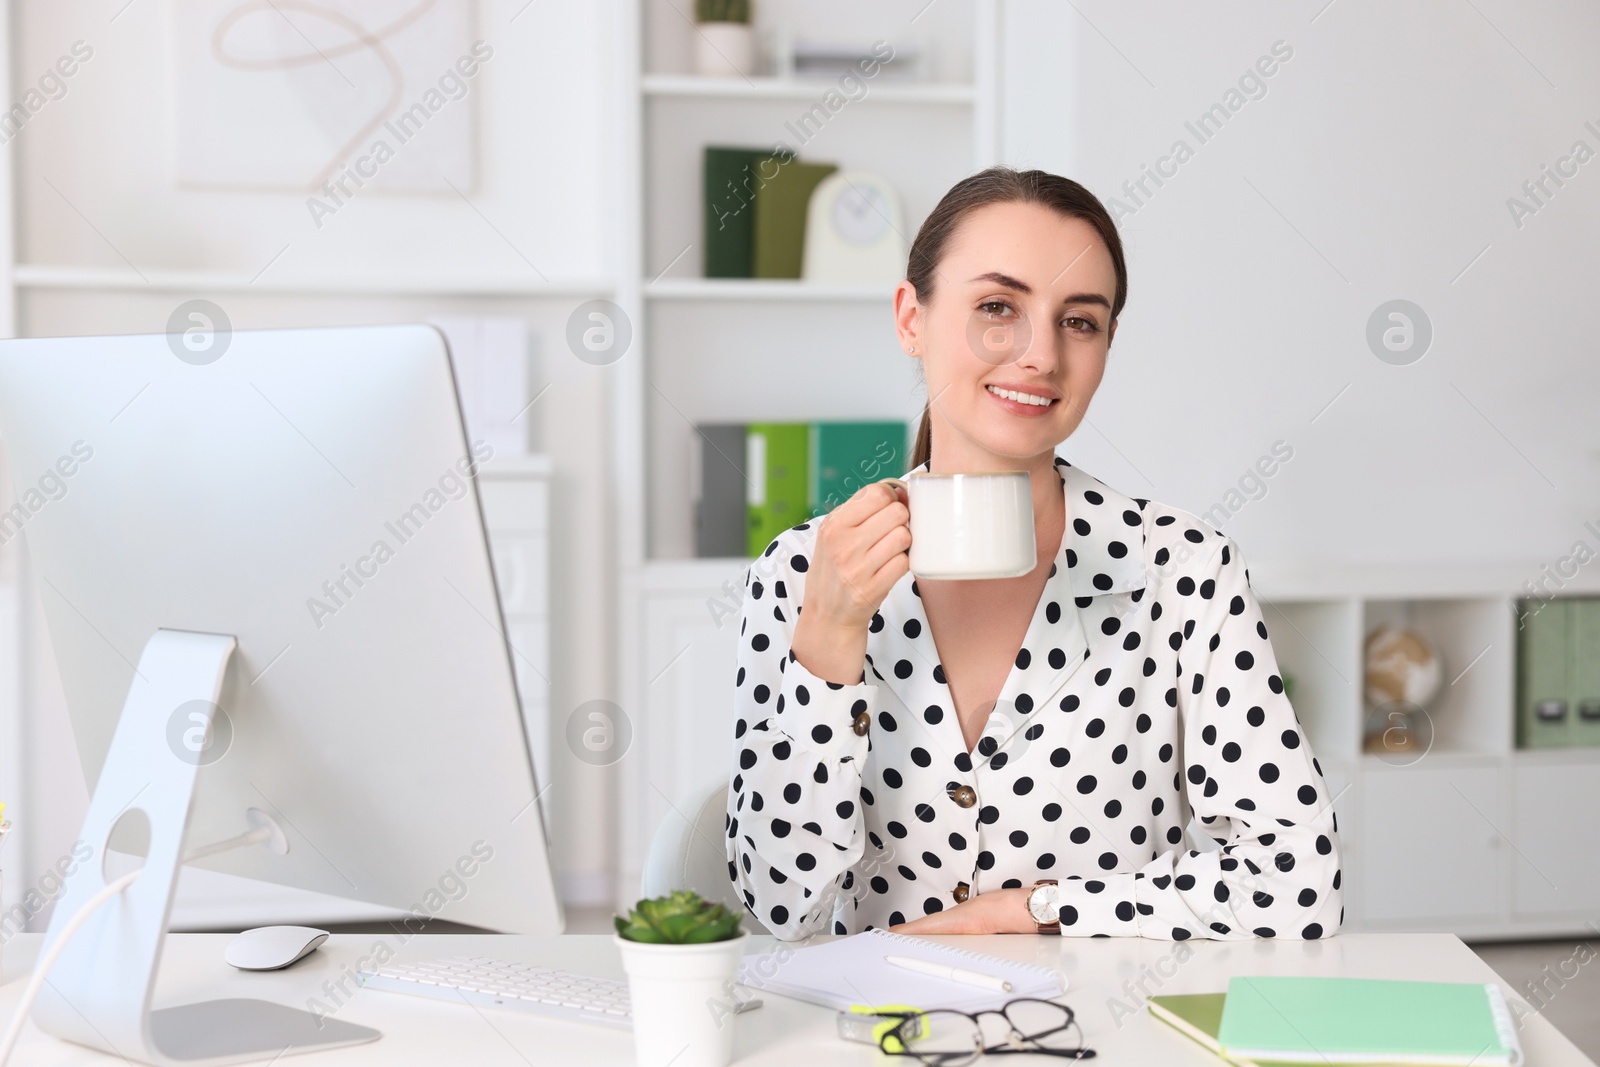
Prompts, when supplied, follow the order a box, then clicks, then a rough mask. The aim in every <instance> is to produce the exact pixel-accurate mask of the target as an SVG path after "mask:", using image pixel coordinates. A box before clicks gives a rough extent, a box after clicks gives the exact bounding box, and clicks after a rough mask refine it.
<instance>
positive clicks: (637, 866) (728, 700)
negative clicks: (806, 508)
mask: <svg viewBox="0 0 1600 1067" xmlns="http://www.w3.org/2000/svg"><path fill="white" fill-rule="evenodd" d="M748 566H749V564H748V563H746V562H745V561H743V560H723V559H713V560H696V561H693V562H688V561H686V562H684V563H681V564H673V565H670V566H667V565H658V567H656V568H653V570H654V572H655V573H654V576H653V579H652V581H651V582H650V585H649V587H647V588H646V589H645V591H644V593H643V597H642V604H641V619H642V622H643V634H644V639H643V643H642V650H641V663H640V664H639V669H640V674H641V679H640V688H641V689H642V693H643V696H642V703H641V704H640V706H639V708H638V714H637V715H635V716H634V720H633V725H634V737H633V744H634V746H635V748H636V754H637V756H638V757H640V758H637V759H634V758H630V759H628V760H624V761H623V767H624V768H625V770H630V771H631V772H630V773H626V774H625V776H624V781H623V783H622V785H623V803H624V814H623V826H622V856H621V863H620V868H621V870H620V873H619V876H618V877H619V884H618V886H617V892H618V894H619V895H620V896H621V897H622V898H625V899H626V900H628V901H631V900H633V899H634V897H635V896H636V895H637V894H636V893H635V890H637V889H638V887H639V878H640V875H641V874H642V873H643V871H644V861H645V856H646V854H647V853H648V851H649V847H650V840H651V838H652V837H653V836H654V834H655V832H656V830H657V829H659V828H660V826H661V824H662V822H663V820H666V819H685V820H687V819H690V818H693V816H694V813H695V812H696V811H697V810H698V806H699V804H700V802H701V801H702V800H704V799H705V795H706V793H707V792H709V791H710V790H712V789H716V788H726V787H727V783H728V780H729V778H730V777H731V776H732V773H733V771H732V767H733V693H734V680H735V677H736V675H737V672H738V665H737V662H736V660H737V657H738V636H739V607H740V598H742V597H743V595H744V574H745V571H746V569H747V568H748Z"/></svg>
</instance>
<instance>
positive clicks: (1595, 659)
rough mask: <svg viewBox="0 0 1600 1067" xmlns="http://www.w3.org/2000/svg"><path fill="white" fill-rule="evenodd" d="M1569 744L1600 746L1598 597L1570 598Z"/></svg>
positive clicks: (1599, 616) (1599, 623) (1599, 630)
mask: <svg viewBox="0 0 1600 1067" xmlns="http://www.w3.org/2000/svg"><path fill="white" fill-rule="evenodd" d="M1571 622H1572V629H1573V641H1572V650H1573V654H1572V689H1571V691H1570V696H1571V699H1572V735H1571V736H1572V744H1575V745H1600V597H1580V598H1578V599H1575V600H1573V601H1572V617H1571Z"/></svg>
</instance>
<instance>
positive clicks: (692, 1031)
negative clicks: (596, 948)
mask: <svg viewBox="0 0 1600 1067" xmlns="http://www.w3.org/2000/svg"><path fill="white" fill-rule="evenodd" d="M611 939H612V940H613V941H615V942H616V944H617V948H618V950H619V951H620V952H621V953H622V969H623V970H624V971H626V972H627V974H628V1000H629V1002H630V1004H631V1005H632V1008H633V1041H634V1049H635V1054H636V1057H637V1059H638V1064H639V1067H667V1065H668V1064H671V1065H672V1067H727V1064H728V1063H729V1062H731V1061H732V1059H733V1026H734V1019H736V1018H737V1016H736V1015H735V1014H734V1012H733V1008H734V1001H733V998H732V997H731V996H730V995H729V991H730V989H731V985H730V983H731V982H732V980H733V977H734V975H736V974H737V973H738V972H739V960H740V957H742V956H743V955H744V947H745V944H746V942H748V941H749V940H750V931H748V930H742V931H740V933H739V936H738V937H733V938H729V939H728V940H726V941H711V942H708V943H707V944H703V945H650V944H644V943H643V942H639V941H629V940H628V939H627V938H625V937H622V936H621V935H619V934H612V935H611Z"/></svg>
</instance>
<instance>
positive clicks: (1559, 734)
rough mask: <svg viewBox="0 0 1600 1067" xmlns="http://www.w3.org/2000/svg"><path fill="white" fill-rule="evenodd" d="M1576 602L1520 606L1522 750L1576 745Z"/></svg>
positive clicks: (1558, 600) (1527, 602)
mask: <svg viewBox="0 0 1600 1067" xmlns="http://www.w3.org/2000/svg"><path fill="white" fill-rule="evenodd" d="M1572 603H1573V602H1572V601H1571V600H1570V599H1567V598H1565V597H1557V598H1555V599H1553V600H1548V601H1542V602H1541V601H1538V600H1522V601H1519V602H1518V604H1517V611H1518V620H1519V629H1518V630H1517V747H1518V748H1555V747H1559V746H1561V745H1566V744H1569V743H1570V742H1571V737H1572V720H1573V718H1574V709H1573V707H1572V692H1571V688H1572V686H1571V678H1570V670H1569V667H1570V664H1571V662H1572V659H1573V656H1572V647H1571V646H1572V642H1573V639H1574V637H1575V634H1574V631H1573V626H1572V614H1573V613H1572Z"/></svg>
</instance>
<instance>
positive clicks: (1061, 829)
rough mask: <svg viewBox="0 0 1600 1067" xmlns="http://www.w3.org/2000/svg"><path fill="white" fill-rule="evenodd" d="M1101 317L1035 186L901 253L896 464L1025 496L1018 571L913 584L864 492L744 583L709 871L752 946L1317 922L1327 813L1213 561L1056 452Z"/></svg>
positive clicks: (954, 198) (1075, 244)
mask: <svg viewBox="0 0 1600 1067" xmlns="http://www.w3.org/2000/svg"><path fill="white" fill-rule="evenodd" d="M1127 292H1128V282H1127V267H1126V264H1125V262H1124V259H1123V255H1122V246H1121V242H1120V240H1119V238H1118V236H1117V232H1116V227H1115V224H1114V223H1113V221H1112V219H1111V217H1110V215H1109V214H1107V212H1106V210H1105V208H1104V206H1103V205H1102V204H1101V203H1100V201H1099V200H1098V199H1096V198H1095V196H1094V195H1093V194H1092V193H1090V192H1089V191H1088V190H1086V189H1084V188H1083V187H1082V186H1081V185H1079V184H1077V183H1076V182H1073V181H1070V180H1069V179H1066V178H1062V177H1059V176H1056V175H1051V174H1045V173H1043V172H1040V171H1027V172H1020V173H1019V172H1017V171H1014V170H1010V169H1007V168H991V169H989V170H986V171H983V172H981V173H979V174H976V175H973V176H972V177H970V178H968V179H966V180H964V181H962V182H960V183H959V184H957V185H956V186H955V188H953V189H952V190H951V191H950V192H949V193H947V194H946V195H945V197H944V199H943V200H942V201H941V202H940V203H939V205H938V206H937V207H935V208H934V210H933V212H932V214H931V215H929V217H928V219H927V221H926V222H924V223H923V226H922V228H921V230H920V231H919V232H918V234H917V238H916V241H915V242H914V243H913V245H912V249H911V253H910V257H909V262H908V265H907V271H906V280H905V281H903V282H901V283H900V285H899V287H898V289H897V290H896V292H895V326H896V330H897V332H898V334H899V337H900V340H901V343H902V345H903V346H904V348H905V350H906V352H907V354H908V355H910V356H912V357H913V358H915V359H917V360H918V361H919V363H920V366H921V367H922V369H923V374H924V377H925V379H926V382H927V389H928V397H929V401H928V406H927V408H926V410H925V411H924V414H923V418H922V424H921V428H920V430H919V432H918V435H917V444H916V451H915V454H914V457H913V467H914V469H916V470H923V471H927V472H930V473H953V472H982V471H1005V470H1012V471H1025V472H1026V473H1027V474H1028V476H1029V484H1030V490H1031V495H1032V498H1033V515H1034V524H1035V530H1034V533H1035V538H1034V541H1035V545H1036V547H1037V552H1038V558H1037V560H1036V563H1035V566H1034V568H1033V570H1032V571H1031V572H1030V573H1028V574H1025V575H1022V576H1020V577H1016V578H1000V579H983V580H965V581H955V580H940V581H934V580H928V579H915V578H914V577H913V576H912V574H911V573H910V571H909V560H908V556H907V550H908V548H909V547H910V541H911V534H910V530H909V525H908V520H909V511H908V509H907V502H906V501H905V499H904V491H903V490H902V489H900V488H897V487H894V486H892V485H891V484H889V483H882V482H880V483H874V484H872V485H868V486H865V487H863V488H862V489H861V490H859V491H858V492H856V493H855V494H854V495H853V496H852V497H851V498H850V499H849V500H847V501H845V502H844V503H843V504H841V505H840V506H839V507H838V508H836V509H834V510H833V511H832V512H830V513H829V514H828V515H827V516H825V517H824V518H822V519H820V520H817V521H814V522H810V523H802V524H800V525H798V526H795V527H793V528H792V529H789V530H786V531H784V532H783V533H782V534H780V535H779V536H778V537H777V538H775V539H774V540H773V541H772V542H771V543H770V544H769V545H768V546H767V548H766V551H765V553H764V554H763V555H762V556H761V558H760V559H758V560H756V562H755V563H754V565H752V566H751V568H750V570H749V572H748V573H747V574H746V576H745V587H746V590H745V591H746V596H745V598H744V603H743V609H742V610H743V618H742V620H741V626H740V635H741V637H740V646H739V655H738V674H737V677H736V683H737V684H736V689H735V693H736V697H735V723H734V737H735V754H736V763H737V765H738V770H737V771H736V773H735V774H734V777H733V779H732V782H731V783H730V788H729V792H728V819H727V855H728V873H729V877H730V878H732V880H733V881H734V883H735V885H736V886H737V888H738V890H739V892H740V894H741V896H742V897H743V899H744V902H745V905H746V907H748V908H749V909H750V910H751V912H752V913H753V914H755V915H756V917H757V918H759V919H760V920H761V921H762V922H764V923H766V924H767V926H768V928H769V929H771V930H772V932H773V933H774V934H775V935H777V936H778V937H780V938H784V939H794V938H799V937H804V936H806V935H807V934H810V933H814V932H817V931H820V930H825V929H829V924H830V921H831V930H832V932H834V933H840V934H843V933H854V932H856V931H859V930H862V929H870V928H872V927H874V926H888V927H891V928H895V929H902V928H903V929H907V930H911V931H915V932H918V933H1033V932H1039V933H1047V932H1048V933H1058V932H1059V933H1061V934H1068V935H1071V934H1076V935H1140V936H1145V937H1158V938H1169V939H1172V940H1178V941H1182V940H1186V939H1188V938H1191V937H1211V938H1242V937H1243V938H1247V937H1279V936H1281V937H1299V938H1318V937H1322V936H1324V935H1326V934H1331V933H1334V932H1336V931H1337V930H1338V928H1339V925H1340V924H1341V922H1342V921H1343V907H1342V890H1341V881H1342V876H1341V873H1340V870H1339V850H1338V835H1337V825H1336V822H1335V819H1334V815H1333V812H1332V802H1331V799H1330V796H1329V793H1328V791H1327V787H1326V783H1325V782H1324V780H1323V776H1322V768H1321V766H1320V765H1319V764H1318V763H1317V761H1316V759H1315V758H1314V756H1313V755H1312V753H1311V750H1310V746H1309V744H1308V742H1307V740H1306V737H1305V734H1304V732H1303V731H1302V730H1301V729H1300V724H1299V721H1298V719H1297V717H1296V715H1295V712H1294V709H1293V707H1292V706H1291V705H1290V703H1289V699H1288V697H1287V695H1286V694H1285V692H1284V685H1283V679H1282V677H1281V675H1280V674H1279V673H1278V669H1277V661H1276V658H1275V656H1274V654H1273V649H1272V645H1271V642H1270V641H1269V639H1268V635H1267V628H1266V625H1265V622H1264V620H1263V619H1262V614H1261V608H1260V606H1259V604H1258V603H1257V601H1256V598H1255V594H1254V592H1253V591H1252V589H1251V587H1250V581H1249V572H1248V571H1247V570H1246V569H1245V563H1244V559H1243V557H1242V555H1241V554H1240V552H1239V546H1238V545H1237V544H1236V543H1235V542H1234V541H1233V539H1232V538H1230V537H1228V536H1226V535H1224V534H1222V533H1221V532H1219V531H1218V530H1217V529H1216V528H1215V527H1213V526H1211V525H1210V524H1209V523H1207V522H1206V521H1205V520H1204V519H1202V518H1200V517H1198V516H1196V515H1193V514H1191V513H1189V512H1187V511H1183V510H1181V509H1179V508H1174V507H1169V506H1167V505H1164V504H1159V503H1155V502H1152V501H1150V500H1145V499H1142V498H1136V497H1129V496H1127V495H1125V494H1123V493H1121V492H1119V491H1118V490H1116V489H1114V488H1112V487H1111V486H1109V485H1107V484H1106V483H1104V482H1102V481H1100V480H1099V479H1098V478H1096V477H1094V476H1093V475H1091V474H1089V473H1088V472H1086V471H1084V470H1082V469H1081V468H1078V467H1075V466H1073V465H1072V464H1070V463H1068V462H1067V461H1066V460H1065V459H1062V458H1061V457H1059V456H1057V455H1056V454H1055V448H1056V446H1057V445H1059V444H1060V443H1061V442H1062V441H1063V440H1065V439H1066V438H1067V437H1069V436H1070V435H1071V434H1072V433H1073V432H1074V431H1075V430H1076V429H1077V427H1078V425H1079V423H1080V422H1081V421H1082V420H1083V417H1084V413H1085V411H1087V409H1088V406H1089V402H1090V400H1091V398H1092V397H1093V396H1094V393H1095V390H1096V389H1098V388H1099V385H1100V381H1101V377H1102V375H1103V374H1104V371H1105V364H1106V357H1107V354H1108V351H1109V349H1110V345H1111V339H1112V336H1113V335H1114V334H1115V332H1116V326H1117V316H1118V315H1119V314H1120V313H1121V311H1122V308H1123V305H1124V303H1125V302H1126V300H1127ZM1191 815H1192V816H1193V817H1194V818H1195V819H1196V820H1197V821H1198V826H1199V827H1200V828H1201V829H1200V831H1199V832H1201V833H1203V834H1205V835H1206V836H1209V837H1211V838H1213V839H1214V841H1215V842H1216V844H1217V845H1219V846H1220V848H1219V849H1216V850H1208V851H1200V850H1198V849H1196V848H1193V847H1191V846H1192V844H1194V842H1191V841H1186V840H1185V835H1186V832H1187V831H1188V830H1189V826H1190V818H1191Z"/></svg>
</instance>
